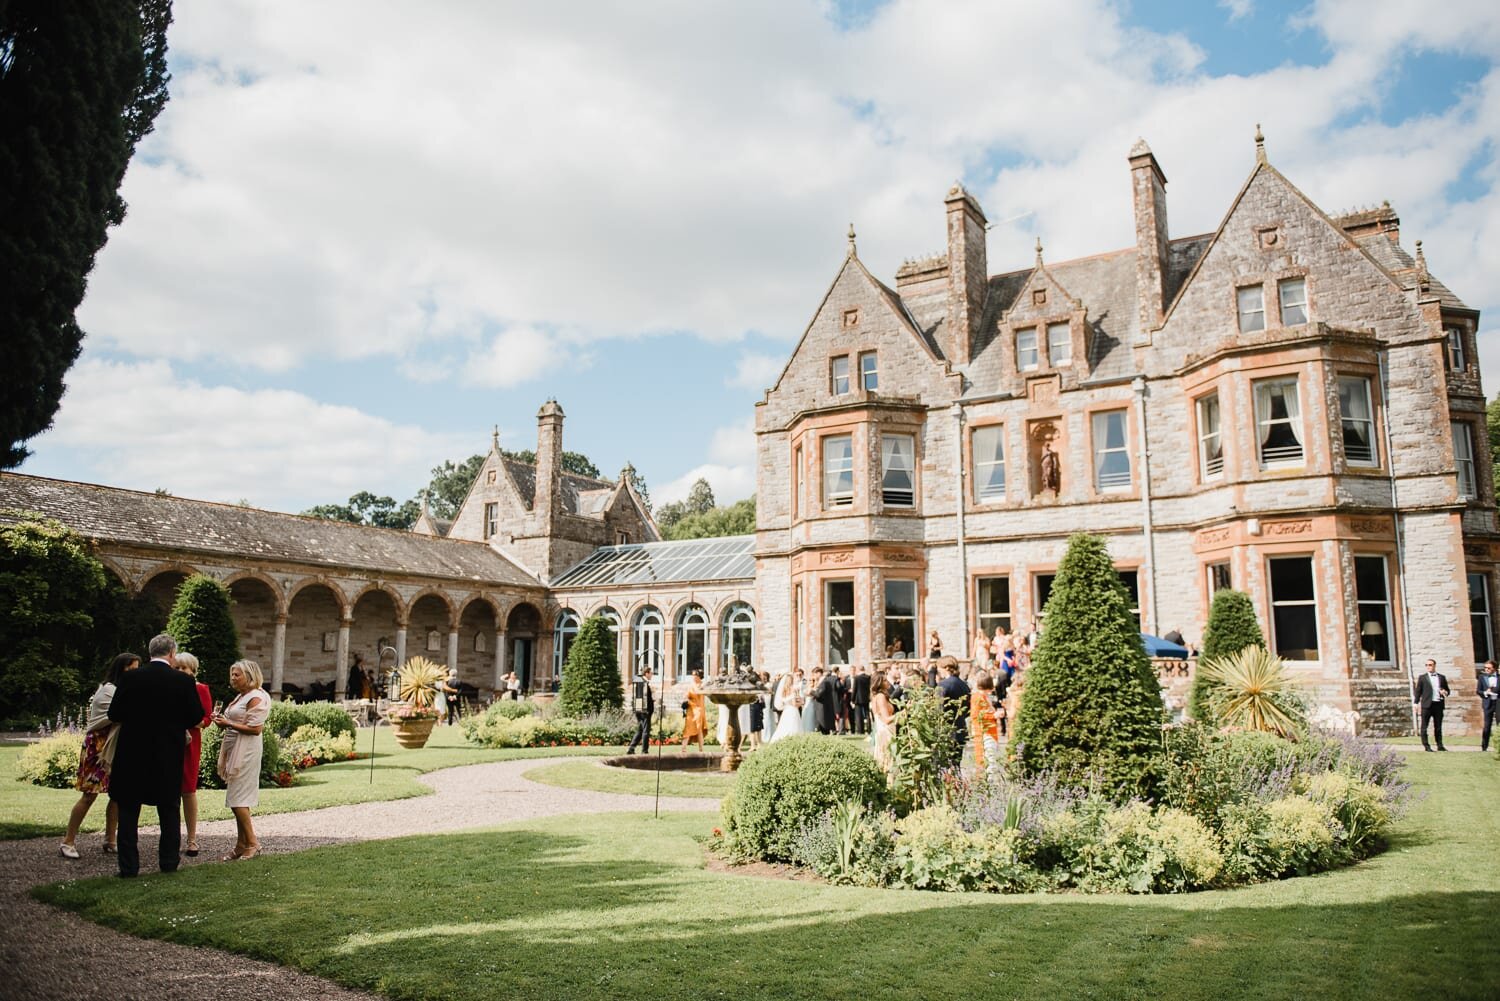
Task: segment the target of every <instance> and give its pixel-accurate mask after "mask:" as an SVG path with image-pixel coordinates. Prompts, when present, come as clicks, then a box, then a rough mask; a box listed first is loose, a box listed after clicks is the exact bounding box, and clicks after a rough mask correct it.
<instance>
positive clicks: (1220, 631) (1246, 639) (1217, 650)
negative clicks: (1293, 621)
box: [1188, 587, 1266, 723]
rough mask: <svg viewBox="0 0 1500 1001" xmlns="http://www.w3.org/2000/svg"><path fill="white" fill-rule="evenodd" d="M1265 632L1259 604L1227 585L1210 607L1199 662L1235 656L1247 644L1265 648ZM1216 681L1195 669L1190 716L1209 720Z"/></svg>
mask: <svg viewBox="0 0 1500 1001" xmlns="http://www.w3.org/2000/svg"><path fill="white" fill-rule="evenodd" d="M1265 645H1266V638H1265V635H1264V634H1263V633H1262V632H1261V631H1260V623H1259V622H1258V621H1256V618H1255V604H1254V602H1252V601H1251V600H1250V596H1249V595H1248V594H1246V593H1244V592H1243V591H1234V590H1231V589H1230V588H1227V587H1226V588H1224V589H1222V590H1219V591H1216V592H1215V593H1214V600H1213V603H1212V604H1211V605H1209V606H1208V625H1207V626H1205V627H1204V629H1203V647H1202V649H1200V650H1199V651H1198V663H1199V664H1203V663H1205V662H1206V661H1210V660H1218V659H1219V658H1220V657H1228V656H1233V655H1234V654H1237V653H1239V652H1240V651H1241V650H1243V649H1245V647H1247V646H1258V647H1262V648H1264V647H1265ZM1212 688H1213V684H1212V683H1211V682H1210V681H1209V680H1208V678H1207V677H1206V676H1205V675H1204V672H1202V671H1194V672H1193V690H1192V692H1191V693H1190V694H1189V695H1188V715H1190V716H1192V717H1193V719H1195V720H1198V721H1200V722H1204V723H1213V722H1214V720H1211V719H1209V716H1211V715H1212V713H1211V712H1210V710H1209V697H1210V695H1211V694H1212Z"/></svg>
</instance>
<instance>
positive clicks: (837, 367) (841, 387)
mask: <svg viewBox="0 0 1500 1001" xmlns="http://www.w3.org/2000/svg"><path fill="white" fill-rule="evenodd" d="M829 373H830V379H829V381H830V383H831V385H830V387H829V388H830V389H831V390H832V392H833V395H834V396H842V395H844V394H845V393H847V392H849V357H848V356H847V355H842V356H840V357H838V358H835V359H833V361H832V362H830V363H829Z"/></svg>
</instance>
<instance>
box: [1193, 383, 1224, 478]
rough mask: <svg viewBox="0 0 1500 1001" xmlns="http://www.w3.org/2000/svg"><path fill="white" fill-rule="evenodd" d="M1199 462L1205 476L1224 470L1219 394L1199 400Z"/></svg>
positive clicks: (1214, 474) (1216, 474)
mask: <svg viewBox="0 0 1500 1001" xmlns="http://www.w3.org/2000/svg"><path fill="white" fill-rule="evenodd" d="M1198 462H1199V469H1200V471H1201V472H1202V474H1203V476H1204V477H1205V478H1208V477H1211V476H1218V475H1219V474H1220V473H1222V472H1224V437H1223V435H1222V434H1221V433H1220V430H1219V394H1218V393H1211V394H1209V395H1208V396H1205V397H1203V398H1202V399H1201V400H1199V401H1198Z"/></svg>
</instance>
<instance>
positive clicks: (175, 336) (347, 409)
mask: <svg viewBox="0 0 1500 1001" xmlns="http://www.w3.org/2000/svg"><path fill="white" fill-rule="evenodd" d="M1489 6H1490V5H1487V4H1481V3H1469V2H1454V3H1452V4H1445V9H1444V17H1443V18H1442V19H1441V23H1431V22H1436V21H1438V20H1439V19H1435V18H1430V17H1425V16H1424V11H1423V9H1422V8H1421V6H1420V5H1412V4H1409V3H1397V2H1391V0H1367V2H1358V3H1356V2H1349V0H1328V2H1320V3H1313V4H1303V3H1293V4H1271V3H1264V2H1256V0H1235V2H1232V3H1224V4H1219V5H1213V4H1175V3H1174V4H1148V3H1133V4H1125V3H1107V2H1102V0H1076V2H1075V0H1068V2H1063V0H1056V2H1051V3H1046V4H1036V5H1033V4H1004V5H1002V4H995V3H989V2H981V0H973V2H958V0H954V2H944V3H937V2H929V3H916V2H889V3H878V4H872V3H864V2H846V3H837V4H834V3H807V2H797V0H768V2H765V3H760V4H755V5H743V4H742V5H736V4H703V3H698V2H692V0H676V2H668V0H658V2H642V3H639V4H631V5H609V4H599V5H597V6H596V7H595V8H594V9H593V10H592V11H591V12H588V13H581V12H580V11H579V10H578V9H577V8H576V7H574V6H569V7H568V8H567V9H566V10H561V9H559V10H549V9H539V8H542V7H543V5H529V4H490V5H472V4H463V5H458V4H431V5H422V6H420V7H417V6H414V5H409V4H401V3H396V2H393V0H392V2H357V0H340V2H329V0H324V2H318V3H293V2H289V0H277V2H249V0H225V2H221V3H218V2H216V3H213V4H179V5H178V9H177V14H176V16H177V22H176V24H175V25H174V27H173V31H172V35H171V38H170V42H171V51H172V63H173V71H174V77H175V79H174V82H173V93H172V100H171V101H170V103H169V104H168V105H167V108H166V110H165V111H164V112H163V114H162V116H161V118H160V119H158V122H157V131H156V133H155V134H154V135H153V136H152V137H151V138H150V139H148V140H147V142H146V144H145V145H144V146H143V147H142V149H141V151H140V155H139V156H138V158H137V161H136V163H135V164H133V165H132V168H131V170H130V172H129V174H128V175H127V177H126V182H125V186H124V192H123V193H124V195H125V197H126V199H127V201H128V202H129V204H130V212H129V216H128V218H127V220H126V222H125V223H124V224H123V225H122V226H121V227H119V228H118V229H116V230H115V231H113V232H112V234H111V239H110V243H109V245H108V246H107V247H106V249H105V250H104V252H103V253H102V254H101V255H100V258H99V262H98V266H97V269H96V271H95V274H94V276H93V278H92V279H91V282H90V293H89V297H88V298H87V299H86V300H85V303H84V306H83V308H82V309H81V311H80V319H81V321H82V323H83V325H84V327H85V329H86V330H87V331H88V332H89V335H90V336H89V339H88V341H87V344H86V348H85V353H84V357H83V359H82V360H81V361H80V364H79V365H78V366H77V367H76V368H75V370H74V372H73V373H72V374H71V376H70V380H69V385H70V389H69V393H68V396H67V397H66V398H65V400H64V404H63V408H62V410H61V411H60V412H59V415H58V419H57V423H56V427H55V428H54V430H53V431H51V432H49V433H47V434H44V435H42V436H40V437H39V438H37V439H36V440H35V441H34V442H33V443H32V447H33V449H34V451H35V456H34V457H33V458H32V459H30V460H29V461H28V462H27V463H26V464H25V465H24V466H23V467H22V471H23V472H29V473H34V474H37V475H45V476H57V477H63V478H68V479H80V480H89V481H94V482H102V483H109V484H114V485H120V486H127V487H134V488H140V489H152V488H155V487H166V488H168V489H171V490H173V492H175V493H178V494H180V495H184V496H194V497H202V498H206V499H212V500H229V501H233V500H238V499H241V498H244V499H248V500H249V501H251V502H252V503H255V504H257V505H262V506H267V507H272V508H277V509H282V510H300V509H302V508H304V507H307V506H309V505H311V504H315V503H321V502H328V501H337V500H342V499H344V498H346V497H347V496H348V495H349V494H350V493H352V492H354V491H356V490H360V489H371V490H375V491H376V492H378V493H385V494H390V495H392V496H394V497H396V498H397V499H404V498H406V497H409V496H411V495H413V494H414V493H415V492H416V491H417V490H418V489H419V488H420V487H421V486H422V485H423V484H424V483H425V482H426V480H427V475H428V470H429V469H430V467H431V466H433V465H435V464H436V463H437V462H439V461H441V460H443V459H445V458H462V457H463V456H466V455H468V454H470V453H472V452H475V451H482V450H483V449H484V448H485V447H486V446H487V444H488V441H489V433H490V428H491V427H492V426H493V425H498V426H499V427H500V431H501V436H502V443H504V444H505V445H507V446H508V447H513V448H526V447H530V446H531V445H532V444H533V442H534V437H535V413H536V410H537V407H538V406H539V405H540V404H541V403H542V401H543V400H545V399H547V398H549V397H555V398H556V399H558V400H559V401H560V402H561V403H562V405H563V407H564V409H565V411H566V412H567V415H568V418H567V425H566V429H565V436H566V441H567V445H568V447H569V448H572V449H574V450H577V451H581V452H584V453H585V454H587V455H589V456H590V457H592V458H593V459H594V461H595V462H596V463H597V464H598V465H599V466H600V467H601V468H602V469H603V470H604V471H605V472H606V473H607V474H609V475H614V474H616V473H617V472H618V470H619V469H620V467H621V466H622V465H623V464H624V463H625V462H626V461H630V462H633V463H634V464H635V465H636V466H637V467H638V468H639V469H641V470H642V471H643V473H644V474H645V476H646V478H647V481H648V482H649V483H650V484H651V486H652V489H653V494H654V495H655V496H656V498H657V499H658V500H662V499H672V498H674V497H679V496H681V495H682V494H684V493H685V492H686V489H687V487H688V485H689V484H690V483H691V482H692V480H693V479H694V478H696V477H697V476H699V475H703V476H707V477H708V478H709V479H710V481H711V482H712V483H713V484H714V486H715V490H716V492H717V494H718V495H719V498H720V500H721V501H725V502H727V501H730V500H734V499H737V498H739V497H742V496H746V495H748V494H749V493H750V492H751V490H752V489H753V483H754V468H753V461H754V455H753V442H752V436H751V434H750V428H751V420H752V414H753V405H754V403H755V401H756V400H757V399H758V398H759V397H760V394H761V391H763V389H764V388H765V387H766V386H768V385H769V384H770V382H771V381H772V380H774V378H775V375H776V373H777V372H778V371H779V367H780V364H781V363H782V362H783V361H784V360H785V358H786V356H787V354H788V353H789V351H790V350H791V347H792V345H793V344H794V343H795V342H796V339H797V337H798V336H799V335H800V333H801V331H802V328H803V326H804V325H805V324H806V323H807V321H808V320H809V319H810V318H811V313H812V310H813V309H814V308H815V307H816V306H817V303H818V301H819V299H820V297H821V296H822V294H823V291H824V290H825V288H826V286H827V284H828V282H829V281H830V280H831V279H832V277H833V275H834V273H835V271H836V269H837V268H838V266H839V264H840V262H841V260H842V257H843V253H844V231H845V228H846V227H847V225H848V223H849V222H850V221H851V220H852V221H853V222H854V224H855V225H856V227H857V229H858V231H859V246H860V252H861V257H862V259H864V260H865V262H866V263H867V265H869V266H870V268H871V269H872V270H873V271H874V272H875V273H876V274H877V275H879V276H881V277H883V278H885V279H886V280H888V281H889V280H891V277H892V275H893V273H894V271H895V269H896V267H897V266H898V265H899V264H900V262H901V260H902V259H904V258H907V257H915V256H920V255H923V254H927V253H932V252H935V251H939V250H941V248H942V240H943V215H942V196H943V194H944V192H945V191H946V190H947V187H948V185H949V184H951V182H952V181H953V179H955V178H961V179H962V180H963V181H964V182H965V184H966V185H967V186H968V187H969V188H970V190H971V191H973V192H974V193H975V194H976V195H977V196H978V197H979V198H980V200H981V202H982V203H983V205H984V206H985V209H986V211H987V213H988V215H989V217H990V219H991V220H993V221H996V222H997V225H996V226H995V227H994V229H993V230H992V232H991V235H990V262H991V268H992V270H994V271H997V272H998V271H1005V270H1010V269H1013V268H1016V267H1023V266H1025V265H1026V264H1027V263H1029V261H1030V256H1031V255H1030V247H1031V245H1032V243H1033V241H1034V240H1035V239H1036V238H1038V237H1041V238H1042V239H1043V240H1044V241H1045V243H1046V246H1047V252H1048V257H1049V259H1052V260H1061V259H1064V258H1067V257H1072V256H1079V255H1084V254H1092V253H1098V252H1102V251H1106V250H1111V249H1115V248H1117V247H1120V246H1125V245H1127V244H1129V243H1130V242H1132V234H1131V230H1130V225H1131V222H1130V201H1129V199H1130V194H1129V186H1128V180H1127V171H1126V166H1125V155H1126V152H1127V150H1128V149H1129V147H1130V145H1131V143H1132V142H1133V141H1134V140H1135V138H1136V137H1137V136H1144V137H1146V138H1147V140H1148V141H1149V142H1150V143H1151V145H1152V148H1153V149H1154V150H1155V152H1156V153H1157V156H1158V158H1159V159H1160V160H1161V162H1162V165H1163V167H1164V169H1165V171H1166V173H1167V176H1168V178H1169V186H1168V197H1169V207H1170V220H1171V229H1172V232H1173V235H1188V234H1190V233H1195V232H1203V231H1207V230H1211V229H1213V228H1214V227H1215V226H1216V225H1217V223H1218V221H1219V218H1220V217H1221V215H1222V213H1223V212H1224V210H1225V209H1226V208H1227V207H1228V204H1229V201H1230V199H1231V198H1232V197H1233V195H1234V193H1235V191H1236V190H1237V189H1238V187H1239V185H1240V183H1241V182H1242V181H1243V180H1244V177H1245V176H1246V175H1247V173H1248V172H1249V170H1250V167H1251V165H1252V157H1253V146H1252V144H1251V140H1250V137H1251V134H1252V133H1253V131H1254V128H1255V124H1256V122H1260V123H1262V125H1263V127H1264V129H1265V132H1266V136H1267V146H1268V150H1269V152H1270V156H1271V159H1272V162H1273V163H1275V164H1276V165H1277V166H1278V167H1280V168H1281V169H1282V170H1283V172H1285V173H1286V174H1288V176H1290V177H1291V178H1292V180H1293V181H1294V182H1296V183H1297V184H1298V185H1299V186H1300V187H1302V188H1303V190H1304V191H1306V192H1307V193H1308V194H1309V195H1310V196H1312V197H1313V198H1314V199H1315V200H1317V201H1318V202H1319V203H1320V204H1322V206H1323V207H1324V208H1325V209H1328V210H1329V211H1339V210H1342V209H1346V208H1350V207H1353V206H1357V205H1370V204H1378V203H1379V202H1380V201H1381V200H1382V199H1389V200H1390V201H1391V202H1392V204H1393V205H1394V206H1395V207H1396V209H1397V210H1398V211H1399V212H1400V213H1401V215H1402V220H1403V228H1402V232H1403V240H1404V242H1405V243H1406V244H1407V246H1408V247H1410V246H1412V244H1413V241H1414V239H1418V238H1420V239H1423V240H1424V241H1425V247H1426V250H1427V256H1428V260H1429V263H1430V265H1431V267H1432V269H1433V271H1434V272H1435V273H1436V274H1437V275H1438V276H1439V277H1441V278H1443V279H1444V280H1445V281H1446V282H1447V284H1449V285H1450V286H1451V287H1452V288H1454V289H1455V290H1456V291H1457V292H1458V294H1459V295H1460V296H1462V297H1463V298H1465V299H1466V300H1467V301H1468V302H1469V303H1470V304H1471V305H1473V306H1475V307H1478V308H1481V309H1484V310H1486V311H1487V312H1489V313H1493V312H1495V311H1496V310H1500V278H1497V276H1500V189H1497V183H1496V182H1497V178H1496V168H1495V166H1494V161H1495V159H1496V158H1495V155H1494V154H1495V143H1496V140H1497V137H1500V74H1497V73H1496V72H1495V61H1496V58H1497V56H1500V18H1497V17H1496V15H1495V14H1493V13H1491V12H1490V10H1489ZM1492 328H1493V323H1492V322H1491V321H1490V320H1488V319H1487V320H1486V322H1485V324H1484V325H1483V327H1482V331H1483V333H1482V336H1481V358H1482V360H1483V361H1484V362H1485V363H1486V368H1487V370H1489V371H1492V372H1493V371H1495V370H1496V369H1495V365H1496V364H1500V351H1497V348H1496V346H1495V344H1494V343H1493V341H1494V338H1493V337H1492V335H1491V334H1490V333H1489V331H1490V330H1491V329H1492ZM1492 378H1494V377H1493V376H1492ZM147 398H151V399H153V400H154V401H155V402H154V403H153V405H151V406H142V405H140V401H142V400H144V399H147Z"/></svg>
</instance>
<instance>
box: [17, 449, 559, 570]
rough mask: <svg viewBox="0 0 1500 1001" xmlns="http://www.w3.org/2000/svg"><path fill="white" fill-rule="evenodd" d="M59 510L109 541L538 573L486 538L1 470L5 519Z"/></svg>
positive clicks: (385, 566)
mask: <svg viewBox="0 0 1500 1001" xmlns="http://www.w3.org/2000/svg"><path fill="white" fill-rule="evenodd" d="M16 512H24V513H30V514H37V515H41V516H43V517H47V518H54V519H56V520H57V521H60V522H62V523H63V524H64V525H67V526H68V527H69V528H72V529H73V530H74V531H76V532H78V533H79V534H81V535H84V536H86V537H88V538H91V539H95V540H98V541H100V542H112V543H117V544H120V545H129V546H142V547H147V548H163V549H175V550H181V551H186V552H196V553H204V554H211V555H214V556H230V557H234V556H240V557H246V558H251V559H259V560H274V561H278V562H286V563H299V564H303V565H306V566H315V567H328V568H330V569H347V570H362V571H380V572H385V573H407V574H415V575H420V576H424V577H442V578H447V579H450V580H466V581H474V582H477V583H483V584H510V585H514V586H518V587H536V586H537V585H538V581H537V579H536V578H535V577H533V576H531V575H530V574H528V573H526V572H525V571H524V570H522V569H521V568H520V567H518V566H517V565H516V564H514V563H512V562H511V561H510V560H508V559H506V558H505V557H504V556H502V555H501V554H500V553H498V552H496V551H495V550H493V549H491V548H490V547H489V546H487V545H485V544H484V543H482V542H464V541H461V540H458V539H443V538H437V537H435V536H430V535H421V534H418V533H415V532H409V531H405V530H403V529H392V528H371V527H370V526H368V525H351V524H349V523H348V522H342V521H327V520H324V519H322V518H309V517H305V516H303V515H295V514H283V513H281V512H279V511H263V510H261V509H259V508H253V507H240V506H239V505H236V504H217V503H213V502H210V501H198V500H189V499H188V498H186V497H170V496H163V495H160V494H148V493H142V492H139V491H136V490H122V489H120V488H118V487H105V486H99V485H97V484H93V483H77V482H73V481H71V480H49V479H44V478H42V477H39V476H24V475H21V474H19V473H0V520H6V521H14V520H16V518H17V517H18V515H17V513H16Z"/></svg>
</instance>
